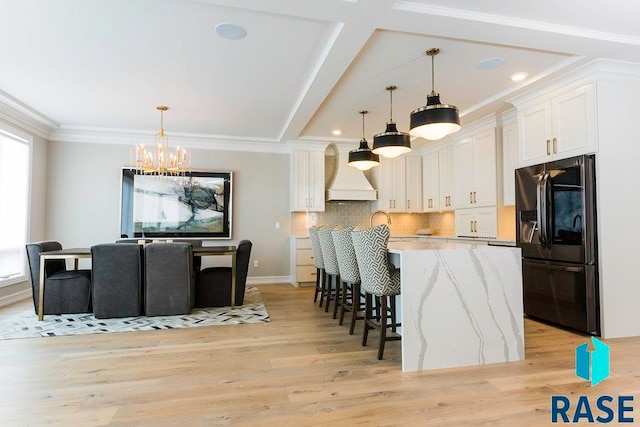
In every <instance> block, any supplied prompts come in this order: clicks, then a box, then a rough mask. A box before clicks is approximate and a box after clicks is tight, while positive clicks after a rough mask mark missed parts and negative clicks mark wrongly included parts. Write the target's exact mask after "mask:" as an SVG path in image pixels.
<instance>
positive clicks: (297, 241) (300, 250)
mask: <svg viewBox="0 0 640 427" xmlns="http://www.w3.org/2000/svg"><path fill="white" fill-rule="evenodd" d="M291 258H292V260H291V266H292V267H293V268H292V269H291V278H292V282H293V284H294V285H295V286H297V287H300V286H302V285H303V283H304V284H305V285H307V284H308V285H315V282H316V276H317V274H318V273H317V270H316V267H315V265H314V264H313V251H312V250H311V239H309V238H308V237H292V238H291Z"/></svg>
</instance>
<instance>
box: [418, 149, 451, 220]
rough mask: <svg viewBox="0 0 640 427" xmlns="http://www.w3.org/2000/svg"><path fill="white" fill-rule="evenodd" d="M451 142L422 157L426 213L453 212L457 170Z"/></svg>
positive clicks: (423, 194) (423, 197)
mask: <svg viewBox="0 0 640 427" xmlns="http://www.w3.org/2000/svg"><path fill="white" fill-rule="evenodd" d="M454 166H455V165H454V162H453V145H452V143H451V142H448V143H445V144H444V145H441V146H439V147H438V148H437V149H434V150H433V151H430V152H428V153H426V154H425V155H424V156H423V157H422V178H423V180H422V206H423V211H424V212H438V211H445V210H452V209H453V206H454V203H453V201H454V197H453V190H454V189H455V175H456V173H455V168H454Z"/></svg>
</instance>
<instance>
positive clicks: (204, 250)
mask: <svg viewBox="0 0 640 427" xmlns="http://www.w3.org/2000/svg"><path fill="white" fill-rule="evenodd" d="M153 243H155V242H153ZM192 251H193V256H194V257H204V256H231V309H232V310H233V309H235V308H236V254H237V252H238V248H237V246H196V247H193V249H192ZM82 258H89V259H90V258H91V248H69V249H59V250H55V251H48V252H41V253H40V278H39V283H40V286H39V289H38V320H39V321H42V320H44V287H45V263H46V262H47V261H49V260H52V259H62V260H67V259H72V260H73V261H74V262H73V268H74V270H77V269H78V261H79V260H80V259H82Z"/></svg>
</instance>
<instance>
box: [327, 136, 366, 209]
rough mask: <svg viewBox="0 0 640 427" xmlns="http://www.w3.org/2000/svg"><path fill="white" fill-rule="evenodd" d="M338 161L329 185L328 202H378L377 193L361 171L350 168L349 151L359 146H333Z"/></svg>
mask: <svg viewBox="0 0 640 427" xmlns="http://www.w3.org/2000/svg"><path fill="white" fill-rule="evenodd" d="M332 145H333V146H334V147H335V152H336V161H335V170H334V172H333V176H331V177H330V179H329V183H328V184H327V200H328V201H331V200H363V201H366V200H377V191H376V190H374V188H373V187H372V186H371V184H370V183H369V180H368V179H367V177H365V176H364V173H362V171H361V170H360V169H357V168H354V167H352V166H349V151H350V150H353V149H355V148H358V147H357V144H356V145H354V144H332Z"/></svg>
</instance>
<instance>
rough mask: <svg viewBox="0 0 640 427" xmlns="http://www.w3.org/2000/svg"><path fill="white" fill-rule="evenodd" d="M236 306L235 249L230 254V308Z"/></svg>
mask: <svg viewBox="0 0 640 427" xmlns="http://www.w3.org/2000/svg"><path fill="white" fill-rule="evenodd" d="M235 308H236V251H233V253H232V254H231V309H232V310H233V309H235Z"/></svg>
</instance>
